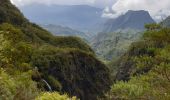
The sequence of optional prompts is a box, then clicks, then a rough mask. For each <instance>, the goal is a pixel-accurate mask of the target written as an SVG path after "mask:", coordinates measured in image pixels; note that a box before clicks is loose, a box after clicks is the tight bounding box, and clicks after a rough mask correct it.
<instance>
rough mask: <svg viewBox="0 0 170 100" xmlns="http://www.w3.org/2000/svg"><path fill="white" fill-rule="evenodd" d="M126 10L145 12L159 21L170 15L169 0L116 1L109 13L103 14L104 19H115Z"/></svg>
mask: <svg viewBox="0 0 170 100" xmlns="http://www.w3.org/2000/svg"><path fill="white" fill-rule="evenodd" d="M128 10H146V11H149V13H150V14H151V16H152V17H153V18H154V19H155V20H157V21H160V20H162V18H165V17H167V16H169V15H170V0H161V1H160V0H117V2H116V3H115V4H113V6H112V8H111V12H110V13H108V12H107V13H103V16H104V17H112V18H116V17H118V16H120V15H122V14H124V13H125V12H127V11H128Z"/></svg>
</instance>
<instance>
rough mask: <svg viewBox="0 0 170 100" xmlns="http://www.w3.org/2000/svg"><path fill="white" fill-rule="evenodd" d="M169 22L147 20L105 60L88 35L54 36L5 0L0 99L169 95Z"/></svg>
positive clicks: (165, 99)
mask: <svg viewBox="0 0 170 100" xmlns="http://www.w3.org/2000/svg"><path fill="white" fill-rule="evenodd" d="M169 25H170V20H169V17H168V18H167V19H166V20H164V21H162V22H161V23H159V24H156V23H153V24H146V25H145V28H146V29H145V30H144V31H143V33H141V34H140V37H138V38H139V39H138V40H136V39H135V40H136V41H133V42H130V43H131V44H130V46H129V47H127V48H128V50H127V51H126V52H125V53H124V54H121V55H119V56H120V57H119V56H116V59H115V58H114V59H112V60H111V61H108V62H107V61H106V62H105V61H101V60H99V59H98V57H97V56H96V54H95V51H93V49H92V48H91V47H90V46H89V45H88V44H87V43H86V42H84V40H83V39H81V38H79V37H74V36H67V37H64V36H54V35H52V34H51V33H50V32H48V31H46V30H45V29H43V28H41V27H40V26H38V25H37V24H34V23H31V22H30V21H29V20H28V19H26V18H25V17H24V15H23V14H22V13H21V12H20V11H19V10H18V8H17V7H15V6H14V5H13V4H11V2H10V0H0V100H169V99H170V27H169ZM128 34H129V33H128ZM117 35H118V33H117V34H114V36H117ZM133 36H136V35H133ZM131 38H133V37H131ZM117 45H118V44H117ZM116 47H118V46H116ZM103 48H104V47H103Z"/></svg>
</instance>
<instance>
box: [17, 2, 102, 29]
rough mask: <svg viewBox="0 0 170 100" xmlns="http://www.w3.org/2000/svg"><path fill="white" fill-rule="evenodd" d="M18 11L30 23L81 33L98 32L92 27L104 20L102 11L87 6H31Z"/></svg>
mask: <svg viewBox="0 0 170 100" xmlns="http://www.w3.org/2000/svg"><path fill="white" fill-rule="evenodd" d="M20 9H21V11H22V12H23V13H24V15H25V16H27V17H28V19H30V20H31V21H32V22H36V23H38V24H53V25H61V26H66V27H70V28H72V29H76V30H81V31H83V32H88V31H98V29H95V28H94V27H97V26H98V24H100V23H101V22H103V20H104V19H103V18H101V15H102V11H103V9H100V8H95V7H92V6H88V5H51V6H47V5H43V4H32V5H29V6H24V7H21V8H20Z"/></svg>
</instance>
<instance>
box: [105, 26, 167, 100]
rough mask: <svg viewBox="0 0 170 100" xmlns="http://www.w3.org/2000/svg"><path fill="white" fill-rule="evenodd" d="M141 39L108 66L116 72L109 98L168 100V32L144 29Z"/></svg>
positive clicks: (161, 29) (164, 29)
mask: <svg viewBox="0 0 170 100" xmlns="http://www.w3.org/2000/svg"><path fill="white" fill-rule="evenodd" d="M146 28H147V30H146V31H145V32H144V35H143V37H142V38H141V39H140V40H138V41H137V42H134V43H132V45H131V46H130V48H129V50H128V51H127V52H126V54H124V55H123V56H121V58H120V59H119V60H117V61H114V62H113V63H111V64H110V68H111V69H112V71H115V69H118V72H117V74H116V76H115V83H114V84H113V86H112V89H111V91H110V92H109V96H108V98H112V99H115V100H121V99H123V100H124V99H125V100H138V99H139V100H150V99H155V100H169V99H170V89H169V88H170V77H169V75H170V66H169V64H170V59H169V57H170V56H169V55H170V53H169V50H170V45H169V44H170V41H169V40H170V29H169V28H163V27H161V26H160V25H157V24H150V25H147V27H146Z"/></svg>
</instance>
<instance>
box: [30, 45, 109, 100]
mask: <svg viewBox="0 0 170 100" xmlns="http://www.w3.org/2000/svg"><path fill="white" fill-rule="evenodd" d="M40 49H41V50H40V51H39V50H38V51H37V52H35V53H34V56H33V60H32V61H33V64H34V66H37V67H38V69H39V71H40V72H41V73H43V76H42V77H43V78H44V79H45V80H47V81H48V82H49V84H50V86H51V87H52V89H53V90H59V89H60V88H61V91H62V92H63V93H65V92H66V93H68V94H69V95H72V96H73V95H75V96H77V97H79V98H80V99H82V100H88V99H94V100H96V98H97V97H98V96H99V97H101V96H103V95H104V93H105V92H106V91H107V90H109V88H110V87H109V86H110V84H111V79H110V74H109V70H108V69H107V68H106V67H104V64H102V63H101V62H100V61H98V60H97V59H96V58H95V57H94V56H93V55H92V54H90V53H86V52H83V51H81V50H79V49H70V48H67V49H66V48H65V49H61V48H47V47H46V48H43V49H42V48H40ZM58 82H59V83H58ZM60 84H61V86H60ZM87 87H88V88H87Z"/></svg>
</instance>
